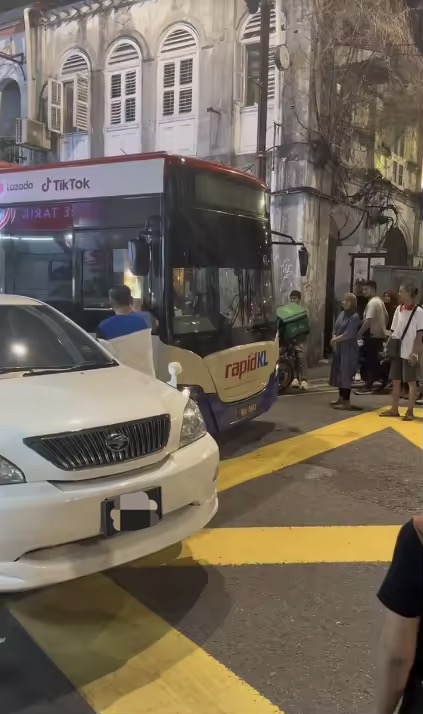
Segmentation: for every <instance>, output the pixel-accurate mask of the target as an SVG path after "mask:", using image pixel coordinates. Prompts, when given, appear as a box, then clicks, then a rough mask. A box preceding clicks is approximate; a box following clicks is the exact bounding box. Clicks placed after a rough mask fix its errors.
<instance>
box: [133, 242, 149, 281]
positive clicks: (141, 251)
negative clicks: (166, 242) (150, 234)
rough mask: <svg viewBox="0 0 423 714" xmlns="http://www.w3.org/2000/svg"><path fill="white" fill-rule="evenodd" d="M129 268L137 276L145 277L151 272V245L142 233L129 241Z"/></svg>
mask: <svg viewBox="0 0 423 714" xmlns="http://www.w3.org/2000/svg"><path fill="white" fill-rule="evenodd" d="M128 259H129V270H130V271H131V273H132V275H134V276H135V277H137V278H145V277H146V276H147V275H148V273H149V272H150V261H151V258H150V245H149V241H148V239H147V238H146V236H143V235H140V237H139V238H133V239H132V240H130V241H129V243H128Z"/></svg>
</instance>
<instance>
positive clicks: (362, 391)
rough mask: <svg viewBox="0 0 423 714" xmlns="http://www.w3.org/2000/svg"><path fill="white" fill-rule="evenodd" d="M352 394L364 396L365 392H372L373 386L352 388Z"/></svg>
mask: <svg viewBox="0 0 423 714" xmlns="http://www.w3.org/2000/svg"><path fill="white" fill-rule="evenodd" d="M354 394H357V395H358V396H364V395H365V394H374V391H373V387H363V388H362V389H361V388H360V389H354Z"/></svg>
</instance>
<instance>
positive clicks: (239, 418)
mask: <svg viewBox="0 0 423 714" xmlns="http://www.w3.org/2000/svg"><path fill="white" fill-rule="evenodd" d="M278 388H279V379H278V375H276V374H272V376H271V377H270V379H269V382H268V384H267V386H266V387H265V388H264V389H263V390H262V391H261V392H259V393H258V394H254V395H253V396H251V397H248V399H243V400H242V401H240V402H231V403H228V402H222V400H221V399H219V396H218V395H217V394H201V395H198V396H197V398H196V401H197V403H198V406H199V407H200V409H201V412H202V414H203V417H204V419H205V422H206V424H207V429H208V431H209V433H210V434H217V433H220V432H223V431H227V430H228V429H231V428H232V427H234V426H236V425H237V424H241V423H242V422H245V421H250V419H254V418H255V417H257V416H260V414H265V413H266V412H267V411H269V409H270V408H271V407H272V406H273V404H274V403H275V401H276V399H277V396H278Z"/></svg>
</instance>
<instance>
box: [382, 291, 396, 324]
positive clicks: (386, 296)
mask: <svg viewBox="0 0 423 714" xmlns="http://www.w3.org/2000/svg"><path fill="white" fill-rule="evenodd" d="M382 300H383V303H384V305H385V308H386V312H387V313H388V323H387V325H386V327H387V329H388V330H390V329H391V325H392V320H393V319H394V315H395V310H396V309H397V307H398V296H397V295H395V293H390V292H387V291H386V292H384V293H383V295H382Z"/></svg>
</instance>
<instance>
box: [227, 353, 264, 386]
mask: <svg viewBox="0 0 423 714" xmlns="http://www.w3.org/2000/svg"><path fill="white" fill-rule="evenodd" d="M268 365H269V362H268V361H267V354H266V350H262V351H261V352H256V353H255V354H254V355H249V356H248V357H247V359H241V360H239V362H234V363H233V364H228V365H227V366H226V372H225V379H228V378H229V377H238V379H241V377H243V376H244V374H249V372H255V371H256V370H257V369H261V368H262V367H267V366H268Z"/></svg>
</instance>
